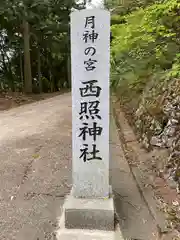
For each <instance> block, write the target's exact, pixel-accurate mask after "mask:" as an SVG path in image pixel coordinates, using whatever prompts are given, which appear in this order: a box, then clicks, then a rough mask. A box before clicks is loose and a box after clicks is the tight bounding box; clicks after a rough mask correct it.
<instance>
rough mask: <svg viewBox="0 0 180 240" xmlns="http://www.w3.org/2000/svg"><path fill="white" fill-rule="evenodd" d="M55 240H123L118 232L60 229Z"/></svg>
mask: <svg viewBox="0 0 180 240" xmlns="http://www.w3.org/2000/svg"><path fill="white" fill-rule="evenodd" d="M57 240H124V238H123V237H122V235H121V232H120V231H116V232H109V231H97V230H95V231H94V230H93V231H90V230H82V229H76V230H75V229H73V230H72V229H61V230H59V231H58V233H57Z"/></svg>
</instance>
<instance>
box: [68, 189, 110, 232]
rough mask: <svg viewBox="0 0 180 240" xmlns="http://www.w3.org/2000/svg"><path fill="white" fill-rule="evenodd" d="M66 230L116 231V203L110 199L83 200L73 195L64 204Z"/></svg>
mask: <svg viewBox="0 0 180 240" xmlns="http://www.w3.org/2000/svg"><path fill="white" fill-rule="evenodd" d="M64 218H65V228H67V229H89V230H105V231H114V202H113V198H112V197H110V198H108V199H81V198H75V197H73V194H72V193H71V194H70V195H69V196H68V197H67V199H66V201H65V204H64Z"/></svg>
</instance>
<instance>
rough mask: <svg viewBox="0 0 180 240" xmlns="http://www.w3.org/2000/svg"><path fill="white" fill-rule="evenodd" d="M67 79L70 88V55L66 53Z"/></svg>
mask: <svg viewBox="0 0 180 240" xmlns="http://www.w3.org/2000/svg"><path fill="white" fill-rule="evenodd" d="M67 75H68V76H67V80H68V88H71V57H70V54H68V57H67Z"/></svg>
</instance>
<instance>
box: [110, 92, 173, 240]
mask: <svg viewBox="0 0 180 240" xmlns="http://www.w3.org/2000/svg"><path fill="white" fill-rule="evenodd" d="M117 101H118V99H117V97H116V96H114V95H113V96H112V99H111V109H112V115H113V118H114V120H115V124H116V128H117V131H118V137H119V139H120V141H121V143H122V149H123V152H124V155H125V158H126V161H127V158H128V147H127V144H126V143H127V142H128V135H127V131H125V130H124V128H123V127H122V122H120V111H118V110H117V109H116V108H115V104H116V103H117ZM123 115H124V114H123ZM121 119H123V120H124V121H126V127H127V128H128V133H130V132H131V133H132V135H135V134H134V132H133V130H132V128H131V127H130V125H129V123H128V121H127V119H126V117H125V116H122V115H121ZM132 142H136V143H137V144H139V142H138V140H137V139H136V138H133V140H132ZM133 154H135V155H136V158H139V155H138V154H137V153H136V152H133ZM127 163H128V165H129V168H130V171H131V173H132V176H133V178H134V180H135V183H136V185H137V187H138V190H139V192H140V195H141V197H142V198H143V200H144V202H145V204H146V206H147V208H148V210H149V212H150V214H151V216H152V217H153V219H154V221H155V224H156V227H157V230H158V234H159V237H162V235H163V234H165V233H167V232H168V231H169V229H168V227H167V223H166V220H165V217H164V215H163V214H162V213H161V212H160V211H159V210H158V209H157V208H156V202H155V199H154V198H153V194H152V193H151V192H150V191H149V190H148V191H147V189H146V191H145V189H144V187H143V185H142V181H141V179H142V173H141V172H140V170H139V169H138V168H137V167H133V166H131V165H130V164H129V162H128V161H127Z"/></svg>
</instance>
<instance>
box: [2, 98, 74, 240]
mask: <svg viewBox="0 0 180 240" xmlns="http://www.w3.org/2000/svg"><path fill="white" fill-rule="evenodd" d="M70 184H71V97H70V94H64V95H60V96H57V97H55V98H52V99H48V100H44V101H41V102H36V103H33V104H29V105H24V106H21V107H19V108H14V109H11V110H9V111H6V112H2V113H0V213H1V214H0V239H1V240H3V239H6V240H12V239H16V240H24V239H26V240H46V239H47V240H52V239H55V236H54V234H53V231H54V229H55V227H56V217H57V216H58V215H59V214H60V205H61V204H62V203H63V201H64V195H65V194H67V193H68V192H69V190H70V187H71V186H70Z"/></svg>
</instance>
